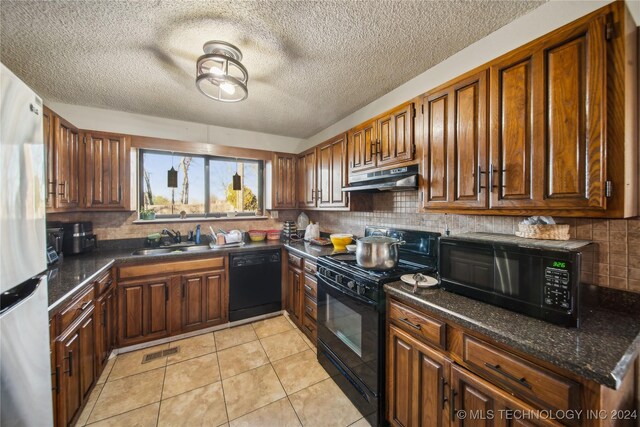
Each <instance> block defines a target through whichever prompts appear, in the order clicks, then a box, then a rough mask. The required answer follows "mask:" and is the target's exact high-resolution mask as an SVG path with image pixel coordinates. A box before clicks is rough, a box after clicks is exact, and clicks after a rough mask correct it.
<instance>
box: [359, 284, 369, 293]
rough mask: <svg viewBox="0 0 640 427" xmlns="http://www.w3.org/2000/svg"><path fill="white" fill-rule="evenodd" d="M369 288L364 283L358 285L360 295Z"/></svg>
mask: <svg viewBox="0 0 640 427" xmlns="http://www.w3.org/2000/svg"><path fill="white" fill-rule="evenodd" d="M366 290H367V288H366V287H365V286H364V285H358V295H363V294H364V292H365V291H366Z"/></svg>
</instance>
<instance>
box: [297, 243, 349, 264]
mask: <svg viewBox="0 0 640 427" xmlns="http://www.w3.org/2000/svg"><path fill="white" fill-rule="evenodd" d="M284 246H285V247H286V248H287V249H289V250H291V251H293V252H297V253H298V254H300V255H302V256H305V257H308V258H312V259H314V260H315V259H318V257H319V256H324V255H331V254H332V253H334V249H333V245H328V246H319V245H314V244H311V243H309V242H305V241H304V240H300V241H296V242H287V243H285V245H284ZM341 252H342V251H341Z"/></svg>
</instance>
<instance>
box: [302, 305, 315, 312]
mask: <svg viewBox="0 0 640 427" xmlns="http://www.w3.org/2000/svg"><path fill="white" fill-rule="evenodd" d="M304 309H305V310H306V311H307V313H309V314H311V313H313V308H311V307H309V306H308V305H305V306H304Z"/></svg>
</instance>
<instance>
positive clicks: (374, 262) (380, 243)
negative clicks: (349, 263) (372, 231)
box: [356, 236, 405, 271]
mask: <svg viewBox="0 0 640 427" xmlns="http://www.w3.org/2000/svg"><path fill="white" fill-rule="evenodd" d="M404 244H405V241H404V240H399V239H394V238H393V237H385V236H368V237H363V238H361V239H358V240H356V261H357V262H358V265H359V266H360V267H363V268H367V269H370V270H378V271H386V270H392V269H394V268H395V267H396V265H398V246H400V245H404Z"/></svg>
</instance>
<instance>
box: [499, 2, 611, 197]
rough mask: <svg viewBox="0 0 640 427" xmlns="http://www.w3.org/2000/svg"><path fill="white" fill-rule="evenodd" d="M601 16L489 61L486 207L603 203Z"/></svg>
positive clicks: (603, 18)
mask: <svg viewBox="0 0 640 427" xmlns="http://www.w3.org/2000/svg"><path fill="white" fill-rule="evenodd" d="M605 28H606V16H605V15H602V16H599V17H596V18H594V19H592V20H589V21H587V22H583V23H581V24H580V25H573V26H571V27H570V28H569V29H567V30H565V31H561V32H558V33H554V34H553V35H551V36H549V37H546V38H544V39H542V40H541V41H539V42H537V43H534V44H532V45H527V46H525V47H524V48H522V49H518V50H516V51H514V52H513V53H511V54H508V55H506V56H505V57H503V58H501V59H499V60H497V61H494V62H493V63H492V64H491V172H492V173H491V174H490V176H491V178H492V182H491V186H492V188H491V190H492V196H491V206H492V207H499V208H543V209H555V208H567V209H573V208H604V207H605V197H604V196H605V194H604V187H605V180H606V173H605V172H606V164H605V160H606V159H605V156H604V154H603V153H604V150H605V148H606V147H605V121H606V120H605V113H606V87H605V82H606V56H607V52H606V43H607V42H606V39H605Z"/></svg>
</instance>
